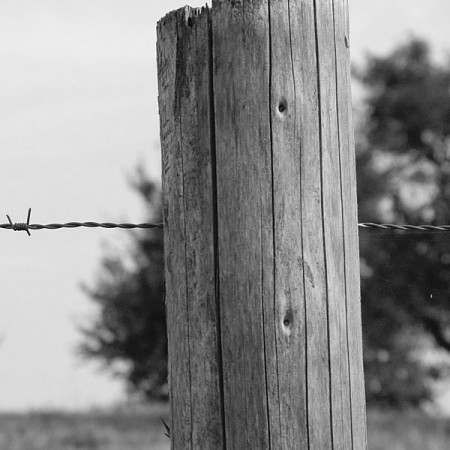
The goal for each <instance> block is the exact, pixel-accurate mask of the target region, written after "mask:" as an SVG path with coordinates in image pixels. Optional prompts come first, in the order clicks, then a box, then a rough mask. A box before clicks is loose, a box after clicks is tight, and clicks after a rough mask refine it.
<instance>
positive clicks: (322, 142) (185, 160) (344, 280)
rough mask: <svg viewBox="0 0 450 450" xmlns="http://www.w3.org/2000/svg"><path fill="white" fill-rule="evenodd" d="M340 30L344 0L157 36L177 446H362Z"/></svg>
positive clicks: (191, 18)
mask: <svg viewBox="0 0 450 450" xmlns="http://www.w3.org/2000/svg"><path fill="white" fill-rule="evenodd" d="M343 35H344V39H342V36H343ZM345 36H347V37H348V6H347V5H346V2H345V0H298V1H289V0H270V1H269V0H245V1H243V0H214V1H213V6H212V10H211V11H209V10H207V9H203V10H201V11H199V10H192V9H190V8H185V9H182V10H179V11H177V12H175V13H171V14H170V15H168V16H167V17H166V18H164V19H163V20H162V21H161V23H160V24H159V28H158V39H159V43H158V67H159V89H160V114H161V138H162V151H163V190H164V195H165V200H164V212H165V227H166V229H165V245H166V247H165V251H166V296H167V313H168V330H169V359H170V394H171V404H172V427H173V428H172V433H173V434H172V448H176V449H185V448H191V449H196V448H208V449H209V448H210V449H216V448H217V449H239V450H240V449H299V448H301V449H311V450H313V449H314V450H316V449H317V450H322V449H343V450H348V449H353V450H363V449H365V448H366V438H365V426H366V425H365V407H364V380H363V372H362V338H361V316H360V305H359V262H358V241H357V222H356V176H355V161H354V143H353V135H352V124H351V99H350V67H349V60H348V48H347V46H346V40H345Z"/></svg>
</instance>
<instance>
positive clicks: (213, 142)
mask: <svg viewBox="0 0 450 450" xmlns="http://www.w3.org/2000/svg"><path fill="white" fill-rule="evenodd" d="M207 14H208V39H209V42H208V49H209V59H208V70H209V102H210V103H209V108H210V115H209V117H210V133H211V134H210V137H211V143H210V151H211V178H212V180H211V184H212V203H213V251H214V278H215V298H216V324H217V351H218V356H217V357H218V366H219V374H218V375H219V390H220V414H221V416H222V421H221V422H222V447H223V449H226V448H227V445H226V432H225V430H226V423H225V419H226V415H225V395H224V386H223V378H224V371H223V350H222V327H221V314H220V271H219V219H218V200H217V155H216V122H215V105H214V40H213V32H212V18H211V13H210V10H209V8H208V9H207Z"/></svg>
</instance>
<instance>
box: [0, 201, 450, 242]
mask: <svg viewBox="0 0 450 450" xmlns="http://www.w3.org/2000/svg"><path fill="white" fill-rule="evenodd" d="M6 217H7V218H8V222H9V223H4V224H0V228H3V229H5V230H14V231H25V232H26V233H27V234H28V236H31V233H30V230H44V229H45V230H58V229H60V228H82V227H85V228H122V229H134V228H141V229H149V228H159V229H162V228H163V224H162V223H114V222H67V223H49V224H46V225H42V224H39V223H30V217H31V208H29V209H28V216H27V221H26V222H16V223H13V221H12V220H11V218H10V217H9V216H8V215H6ZM358 227H359V228H367V229H378V230H385V231H386V230H387V231H426V232H433V231H450V225H396V224H393V223H371V222H365V223H359V224H358Z"/></svg>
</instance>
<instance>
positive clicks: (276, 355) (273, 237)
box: [266, 0, 281, 445]
mask: <svg viewBox="0 0 450 450" xmlns="http://www.w3.org/2000/svg"><path fill="white" fill-rule="evenodd" d="M268 21H269V93H268V94H269V134H270V175H271V183H270V185H271V188H272V192H271V196H272V252H273V271H272V279H273V288H272V294H273V298H272V303H273V320H274V322H275V324H274V325H275V326H274V336H273V339H274V340H275V367H276V376H277V399H278V427H279V428H278V429H279V434H281V410H280V407H281V402H280V383H279V380H280V374H279V366H278V343H277V330H278V326H277V311H276V301H275V299H276V298H275V297H276V288H277V286H276V268H277V266H276V261H277V255H276V233H275V230H276V226H275V187H274V180H275V174H274V168H273V166H274V162H273V161H274V157H273V120H272V64H273V60H272V59H273V55H272V27H271V4H270V0H269V4H268ZM266 382H267V371H266ZM268 387H269V385H268V384H267V388H268ZM267 419H268V424H269V427H268V428H269V445H271V435H270V428H271V427H270V421H269V419H270V411H269V393H268V391H267Z"/></svg>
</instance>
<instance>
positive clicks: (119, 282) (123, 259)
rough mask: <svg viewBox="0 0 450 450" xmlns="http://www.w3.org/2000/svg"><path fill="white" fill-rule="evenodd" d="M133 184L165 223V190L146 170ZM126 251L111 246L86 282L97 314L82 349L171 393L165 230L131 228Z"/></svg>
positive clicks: (160, 394) (154, 394)
mask: <svg viewBox="0 0 450 450" xmlns="http://www.w3.org/2000/svg"><path fill="white" fill-rule="evenodd" d="M136 179H137V181H135V182H134V183H133V186H134V188H135V189H136V190H137V192H138V193H139V194H140V195H141V197H142V198H143V200H144V201H145V204H146V208H148V219H149V222H153V223H160V222H162V211H161V204H160V199H161V193H160V190H159V189H158V188H157V187H156V185H155V184H154V183H152V182H151V181H149V180H148V179H147V177H146V176H145V175H144V174H143V172H142V171H138V173H137V177H136ZM130 233H131V237H132V245H131V248H130V249H129V250H128V251H127V252H126V253H123V252H122V253H121V254H119V253H117V252H114V251H112V250H109V251H107V253H106V255H105V256H104V257H103V259H102V261H101V272H100V275H99V277H98V279H97V280H96V283H95V286H94V287H88V286H83V289H84V290H85V292H86V293H87V294H88V295H89V297H90V298H91V299H92V300H93V301H94V302H95V303H96V304H97V306H98V307H99V308H98V315H97V317H96V318H95V319H94V320H93V321H92V322H91V323H89V324H87V325H86V326H84V327H83V328H82V329H81V331H82V333H83V336H84V340H83V343H82V345H81V352H82V354H83V355H84V356H86V357H88V358H94V359H98V360H101V361H103V362H104V363H105V364H106V366H107V367H109V368H111V369H113V371H114V373H116V374H117V375H118V376H120V377H122V378H124V379H125V380H127V382H128V385H129V387H130V388H131V390H132V391H136V392H140V393H143V394H145V396H146V397H147V398H148V399H166V398H167V336H166V335H167V332H166V322H165V305H164V282H163V256H164V255H163V231H162V230H160V229H156V230H153V229H150V230H145V232H139V231H135V232H130Z"/></svg>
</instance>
